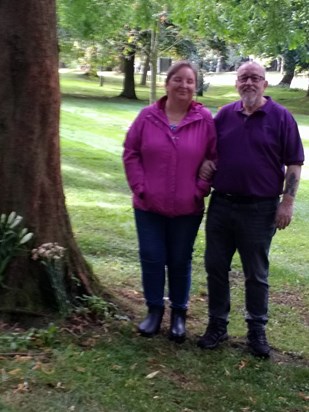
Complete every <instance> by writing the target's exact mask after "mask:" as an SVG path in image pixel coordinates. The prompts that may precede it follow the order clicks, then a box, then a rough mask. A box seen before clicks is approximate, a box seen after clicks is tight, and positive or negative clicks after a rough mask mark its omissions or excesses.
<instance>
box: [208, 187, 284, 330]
mask: <svg viewBox="0 0 309 412" xmlns="http://www.w3.org/2000/svg"><path fill="white" fill-rule="evenodd" d="M244 200H246V199H244ZM278 201H279V199H277V198H274V199H259V200H254V199H253V200H252V201H251V200H250V199H249V201H248V202H242V201H241V199H240V200H239V201H238V200H237V199H236V201H233V200H231V199H228V198H223V197H220V196H217V195H216V194H213V195H212V197H211V200H210V204H209V208H208V211H207V221H206V253H205V267H206V272H207V284H208V295H209V303H208V309H209V318H210V320H214V321H215V320H216V319H217V320H225V321H227V319H228V315H229V312H230V285H229V271H230V268H231V262H232V258H233V255H234V253H235V252H236V250H238V252H239V255H240V258H241V262H242V266H243V271H244V276H245V299H246V302H245V305H246V320H247V321H248V322H253V323H262V324H266V322H267V320H268V271H269V260H268V255H269V249H270V244H271V240H272V237H273V235H274V234H275V231H276V229H275V225H274V220H275V214H276V210H277V206H278Z"/></svg>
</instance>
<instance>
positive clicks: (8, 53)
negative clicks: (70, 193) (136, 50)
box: [0, 0, 98, 310]
mask: <svg viewBox="0 0 309 412" xmlns="http://www.w3.org/2000/svg"><path fill="white" fill-rule="evenodd" d="M0 47H1V60H0V98H1V101H2V102H3V104H2V105H1V107H0V145H1V153H0V190H1V197H0V212H1V213H6V214H9V213H10V212H11V211H16V212H17V213H18V214H19V215H21V216H22V217H23V218H24V222H25V225H26V226H27V227H28V228H29V229H30V230H31V232H33V233H34V238H33V244H32V247H37V246H39V245H41V244H43V243H46V242H47V243H49V242H58V243H59V245H61V246H63V247H64V248H65V249H66V253H65V264H64V266H63V268H62V273H63V275H64V278H65V282H66V287H67V292H68V293H69V295H71V296H73V295H76V294H81V293H92V292H93V291H94V290H97V289H98V283H97V281H96V279H95V278H94V277H93V275H92V274H91V271H90V270H89V268H88V266H87V264H86V262H85V261H84V259H83V257H82V255H81V253H80V251H79V249H78V246H77V244H76V242H75V240H74V235H73V233H72V228H71V225H70V220H69V216H68V213H67V210H66V206H65V198H64V194H63V188H62V179H61V173H60V152H59V109H60V91H59V79H58V45H57V36H56V13H55V1H52V0H29V1H27V2H20V1H19V0H3V1H1V2H0ZM74 279H75V280H74ZM4 283H5V286H6V287H5V288H3V287H0V298H1V306H2V308H3V307H6V308H15V309H16V308H27V309H29V310H38V309H40V308H46V307H48V308H49V309H50V308H51V307H55V305H56V299H55V295H54V294H53V291H52V289H51V284H50V282H49V281H48V277H47V274H46V272H45V269H44V266H43V265H41V264H40V263H38V262H35V261H33V260H32V259H31V258H30V254H28V255H27V256H22V257H18V258H15V259H14V260H13V261H12V262H11V263H10V265H9V267H8V270H7V272H6V274H5V279H4Z"/></svg>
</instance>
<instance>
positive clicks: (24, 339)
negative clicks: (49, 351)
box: [0, 323, 60, 351]
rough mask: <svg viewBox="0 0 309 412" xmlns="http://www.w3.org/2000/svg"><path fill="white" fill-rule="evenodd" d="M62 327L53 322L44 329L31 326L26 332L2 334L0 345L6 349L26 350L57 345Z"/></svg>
mask: <svg viewBox="0 0 309 412" xmlns="http://www.w3.org/2000/svg"><path fill="white" fill-rule="evenodd" d="M59 333H60V329H59V327H58V326H56V325H55V324H53V323H51V324H49V325H48V326H47V327H45V328H42V329H37V328H30V329H29V330H27V331H26V332H24V331H22V330H20V331H18V330H17V331H13V332H10V333H7V334H1V335H0V346H1V349H2V350H6V351H24V350H28V349H35V348H38V347H42V346H44V347H46V346H48V347H51V346H55V345H56V343H57V341H58V339H59Z"/></svg>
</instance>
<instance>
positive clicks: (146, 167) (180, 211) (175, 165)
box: [123, 96, 217, 217]
mask: <svg viewBox="0 0 309 412" xmlns="http://www.w3.org/2000/svg"><path fill="white" fill-rule="evenodd" d="M166 99H167V97H166V96H164V97H163V98H161V99H160V100H158V101H157V102H156V103H154V104H152V105H150V106H147V107H145V108H144V109H142V110H141V112H140V113H139V115H138V116H137V118H136V119H135V121H134V122H133V124H132V125H131V127H130V129H129V131H128V132H127V135H126V139H125V142H124V153H123V162H124V167H125V172H126V176H127V180H128V183H129V186H130V188H131V190H132V192H133V207H134V208H137V209H141V210H145V211H150V212H155V213H159V214H161V215H164V216H168V217H175V216H182V215H192V214H199V213H202V212H203V209H204V197H205V196H207V195H208V194H209V192H210V185H211V182H208V181H206V180H202V179H200V178H199V177H198V171H199V168H200V166H201V164H202V162H203V160H204V159H209V160H214V161H216V159H217V155H216V132H215V126H214V121H213V119H212V115H211V113H210V111H209V110H208V109H206V108H205V107H204V106H203V105H202V104H201V103H197V102H195V101H193V102H192V103H191V106H190V108H189V110H188V113H187V115H186V116H185V118H184V119H183V120H182V121H181V122H180V123H179V124H178V125H177V128H176V129H175V130H173V129H171V127H170V125H169V123H168V119H167V117H166V115H165V112H164V106H165V102H166Z"/></svg>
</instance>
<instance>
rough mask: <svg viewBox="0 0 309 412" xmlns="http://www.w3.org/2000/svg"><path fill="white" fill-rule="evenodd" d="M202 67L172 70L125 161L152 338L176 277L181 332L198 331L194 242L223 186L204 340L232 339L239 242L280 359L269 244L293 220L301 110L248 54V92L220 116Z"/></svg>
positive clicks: (257, 311) (175, 327)
mask: <svg viewBox="0 0 309 412" xmlns="http://www.w3.org/2000/svg"><path fill="white" fill-rule="evenodd" d="M196 85H197V72H196V69H195V68H194V66H193V65H192V64H191V63H189V62H187V61H181V62H177V63H175V64H174V65H173V66H172V67H171V68H170V69H169V71H168V73H167V77H166V82H165V88H166V96H164V97H162V98H161V99H160V100H158V101H157V102H156V103H154V104H152V105H150V106H148V107H146V108H144V109H143V110H142V111H141V112H140V113H139V115H138V116H137V118H136V119H135V121H134V122H133V124H132V126H131V127H130V129H129V131H128V133H127V136H126V139H125V143H124V154H123V161H124V166H125V171H126V176H127V180H128V183H129V186H130V188H131V190H132V192H133V206H134V214H135V222H136V228H137V234H138V240H139V254H140V261H141V268H142V284H143V289H144V297H145V301H146V305H147V307H148V314H147V316H146V318H145V319H144V320H143V321H142V322H141V323H140V324H139V326H138V331H139V333H140V334H141V335H142V336H147V337H151V336H153V335H155V334H157V333H158V332H159V330H160V325H161V322H162V317H163V314H164V288H165V280H166V273H165V271H166V269H167V282H168V290H169V300H170V308H171V319H170V330H169V338H170V339H171V340H174V341H175V342H178V343H181V342H183V341H184V340H185V337H186V329H185V322H186V313H187V309H188V301H189V292H190V285H191V261H192V253H193V245H194V241H195V238H196V235H197V232H198V229H199V226H200V223H201V221H202V218H203V213H204V197H205V196H207V195H209V193H210V190H211V188H212V192H211V199H210V202H209V207H208V210H207V220H206V252H205V268H206V272H207V287H208V318H209V321H208V326H207V329H206V332H205V334H204V335H203V336H202V337H201V338H200V339H199V340H198V342H197V345H198V346H199V347H200V348H203V349H213V348H216V347H217V346H218V344H219V343H220V342H221V341H224V340H226V339H228V334H227V325H228V316H229V311H230V287H229V271H230V268H231V262H232V258H233V255H234V253H235V252H236V250H238V252H239V254H240V258H241V262H242V266H243V272H244V278H245V307H246V322H247V325H248V334H247V343H248V346H249V348H250V350H251V351H252V353H253V354H254V355H256V356H261V357H268V356H269V353H270V347H269V344H268V342H267V339H266V334H265V325H266V323H267V320H268V269H269V260H268V255H269V248H270V244H271V240H272V237H273V235H274V234H275V231H276V229H284V228H286V227H287V226H288V225H289V223H290V222H291V219H292V215H293V204H294V199H295V195H296V192H297V188H298V183H299V179H300V171H301V165H302V164H303V162H304V151H303V146H302V142H301V139H300V135H299V131H298V127H297V124H296V122H295V120H294V118H293V117H292V115H291V114H290V113H289V112H288V111H287V110H286V109H285V108H284V107H282V106H280V105H279V104H277V103H275V102H274V101H273V100H272V99H271V98H270V97H268V96H264V94H263V93H264V90H265V88H266V87H267V85H268V83H267V81H266V80H265V69H264V68H263V67H262V66H260V65H259V64H257V63H255V62H247V63H245V64H243V65H242V66H240V68H239V69H238V71H237V80H236V88H237V91H238V93H239V95H240V98H241V100H239V101H237V102H234V103H231V104H228V105H226V106H224V107H222V108H221V110H220V111H219V112H218V114H217V115H216V116H215V119H214V120H213V118H212V115H211V113H210V111H209V110H208V109H206V108H205V107H204V106H203V105H202V104H201V103H198V102H196V101H194V100H193V96H194V94H195V90H196Z"/></svg>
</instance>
